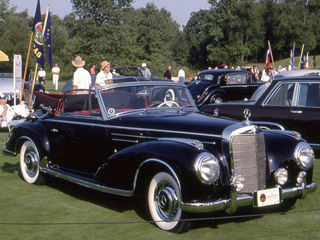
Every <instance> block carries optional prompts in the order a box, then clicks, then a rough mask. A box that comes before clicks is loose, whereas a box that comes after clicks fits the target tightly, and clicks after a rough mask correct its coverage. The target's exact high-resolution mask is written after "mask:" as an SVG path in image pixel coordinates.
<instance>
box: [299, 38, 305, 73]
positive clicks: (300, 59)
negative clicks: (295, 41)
mask: <svg viewBox="0 0 320 240" xmlns="http://www.w3.org/2000/svg"><path fill="white" fill-rule="evenodd" d="M303 49H304V44H302V48H301V54H300V58H299V65H298V69H300V68H301V66H300V63H301V57H302V54H303Z"/></svg>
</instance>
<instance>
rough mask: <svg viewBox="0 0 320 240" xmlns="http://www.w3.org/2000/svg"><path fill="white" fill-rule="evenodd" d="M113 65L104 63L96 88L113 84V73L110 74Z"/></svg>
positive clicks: (98, 75)
mask: <svg viewBox="0 0 320 240" xmlns="http://www.w3.org/2000/svg"><path fill="white" fill-rule="evenodd" d="M110 69H111V65H110V62H108V61H103V62H102V63H101V71H100V72H99V73H98V74H97V78H96V82H95V84H94V87H96V88H97V87H99V86H100V87H103V86H105V85H107V84H112V83H113V80H112V78H113V77H112V73H111V72H110Z"/></svg>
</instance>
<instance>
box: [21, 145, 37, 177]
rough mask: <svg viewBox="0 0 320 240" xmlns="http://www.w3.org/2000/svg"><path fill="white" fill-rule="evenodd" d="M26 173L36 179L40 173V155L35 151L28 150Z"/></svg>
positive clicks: (25, 159)
mask: <svg viewBox="0 0 320 240" xmlns="http://www.w3.org/2000/svg"><path fill="white" fill-rule="evenodd" d="M24 163H25V171H26V173H27V174H28V176H30V177H34V176H35V175H36V174H37V172H38V163H39V159H38V155H37V154H36V153H35V152H34V151H33V149H27V151H26V154H25V157H24Z"/></svg>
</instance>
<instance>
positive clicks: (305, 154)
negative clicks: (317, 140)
mask: <svg viewBox="0 0 320 240" xmlns="http://www.w3.org/2000/svg"><path fill="white" fill-rule="evenodd" d="M294 156H295V159H296V162H297V164H298V166H299V168H300V169H302V170H309V169H310V168H312V166H313V163H314V158H315V155H314V152H313V149H312V148H311V147H310V145H309V144H308V143H306V142H300V143H298V144H297V146H296V148H295V150H294Z"/></svg>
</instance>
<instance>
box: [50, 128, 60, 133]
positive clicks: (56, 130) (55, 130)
mask: <svg viewBox="0 0 320 240" xmlns="http://www.w3.org/2000/svg"><path fill="white" fill-rule="evenodd" d="M51 132H59V130H58V129H55V128H53V129H51Z"/></svg>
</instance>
